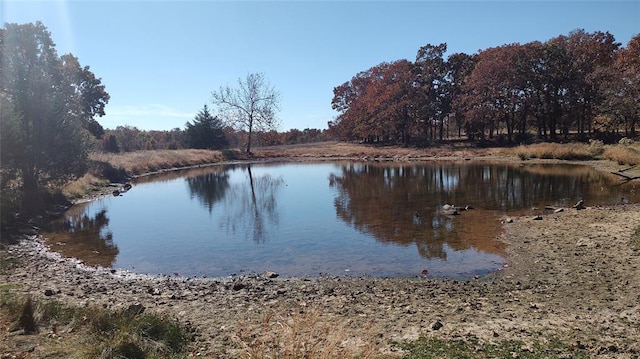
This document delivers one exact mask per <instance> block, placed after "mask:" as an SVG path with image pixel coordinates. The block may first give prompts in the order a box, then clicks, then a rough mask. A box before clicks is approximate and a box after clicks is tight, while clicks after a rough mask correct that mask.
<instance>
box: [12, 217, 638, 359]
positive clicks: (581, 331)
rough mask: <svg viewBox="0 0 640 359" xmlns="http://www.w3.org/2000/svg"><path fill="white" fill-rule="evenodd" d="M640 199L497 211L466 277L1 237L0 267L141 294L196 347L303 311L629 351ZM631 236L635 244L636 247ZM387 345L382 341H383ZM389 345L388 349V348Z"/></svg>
mask: <svg viewBox="0 0 640 359" xmlns="http://www.w3.org/2000/svg"><path fill="white" fill-rule="evenodd" d="M638 225H640V205H620V206H614V207H587V209H584V210H580V211H578V210H575V209H571V208H567V209H565V210H564V211H563V212H559V213H556V214H549V215H545V216H543V218H542V220H534V219H533V218H532V217H519V218H515V219H514V220H513V222H512V223H507V221H505V224H504V228H503V233H502V235H501V239H502V240H504V241H505V242H506V243H507V244H508V254H509V256H510V261H509V264H508V265H507V266H505V268H503V269H502V270H501V271H499V272H497V273H494V274H491V275H489V276H486V277H481V278H477V279H471V280H466V281H453V280H438V279H430V278H413V279H394V278H387V279H385V278H343V277H321V278H311V279H302V278H300V279H283V278H277V277H276V278H268V277H267V276H256V277H229V278H216V279H203V278H199V279H196V278H179V277H150V276H142V275H137V274H134V273H129V272H121V271H114V270H109V269H104V268H91V267H86V266H84V265H83V264H81V263H79V262H78V261H75V260H71V259H64V258H61V257H60V256H59V255H57V254H55V253H52V252H49V251H48V250H47V248H46V247H45V246H44V245H43V244H42V242H41V241H40V240H39V239H37V238H35V239H32V240H28V241H24V242H22V243H21V244H20V245H17V246H10V247H8V249H7V250H8V251H9V252H10V255H12V256H14V257H18V258H20V260H21V263H23V266H22V267H19V268H14V269H12V270H10V271H9V272H7V273H6V274H3V275H2V277H1V278H2V282H4V283H7V284H16V286H12V288H15V289H14V290H15V291H17V292H21V293H31V294H33V295H34V296H36V297H38V298H42V299H44V298H46V299H57V300H62V301H64V302H68V303H72V304H77V305H100V306H105V307H112V308H119V307H126V306H129V305H131V304H140V305H142V306H144V308H145V309H146V310H148V311H153V312H158V313H165V314H169V315H172V316H175V317H176V318H178V319H179V320H180V321H182V322H184V323H190V325H192V326H193V327H195V328H197V330H198V333H199V336H198V344H197V348H196V352H197V353H200V354H201V355H205V356H213V357H216V356H223V357H224V356H230V355H234V354H238V351H239V350H242V340H240V339H241V338H247V337H251V336H253V337H256V336H265V335H266V336H269V335H274V336H275V335H277V333H276V331H277V327H275V326H270V327H268V328H269V329H268V330H270V331H273V333H271V332H267V333H265V326H264V325H261V324H260V323H264V322H265V320H267V319H266V318H280V320H286V318H300V317H301V316H305V315H307V316H311V315H313V316H314V318H315V321H316V322H322V323H329V324H330V325H331V326H332V327H333V328H335V329H336V330H340V331H342V332H343V333H345V335H346V336H347V337H348V338H349V343H351V345H356V346H357V345H367V343H371V342H376V343H375V345H376V347H377V348H378V349H377V350H382V351H386V352H387V354H388V353H389V352H390V351H389V350H388V349H389V346H388V343H389V341H392V340H410V339H415V338H417V337H418V336H419V335H425V336H429V337H431V336H433V337H441V338H461V339H464V338H477V339H480V340H482V341H486V342H492V341H498V340H502V339H517V340H522V341H524V342H525V343H534V342H542V343H544V342H545V341H546V340H552V339H560V340H563V341H566V342H567V343H570V345H569V346H567V348H566V350H567V353H571V352H573V351H576V350H578V351H585V352H587V353H588V354H590V355H593V356H601V357H622V358H625V357H628V358H631V357H637V356H638V355H640V248H637V247H635V249H634V245H633V244H632V243H631V239H632V236H633V231H634V229H635V228H636V227H637V226H638ZM635 246H637V245H635ZM385 348H386V349H385ZM391 352H392V351H391Z"/></svg>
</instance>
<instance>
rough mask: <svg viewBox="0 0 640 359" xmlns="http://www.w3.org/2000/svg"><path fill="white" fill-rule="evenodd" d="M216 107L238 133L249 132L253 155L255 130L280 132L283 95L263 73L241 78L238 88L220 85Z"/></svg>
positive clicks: (249, 146)
mask: <svg viewBox="0 0 640 359" xmlns="http://www.w3.org/2000/svg"><path fill="white" fill-rule="evenodd" d="M212 96H213V100H212V102H213V104H214V105H215V106H216V107H217V108H218V112H219V113H220V117H221V118H222V119H223V121H224V122H225V123H226V124H227V125H229V126H231V127H233V128H235V129H236V130H238V131H242V130H245V131H247V133H248V139H247V153H251V134H252V133H253V131H254V130H276V129H277V127H278V120H277V118H276V112H277V111H278V110H280V93H279V92H278V91H276V89H275V88H274V87H273V86H271V85H270V84H269V83H268V82H267V80H265V78H264V74H262V73H253V74H248V75H247V78H246V79H245V80H242V79H238V87H237V88H231V87H230V86H229V85H226V86H220V88H219V89H218V91H214V92H212Z"/></svg>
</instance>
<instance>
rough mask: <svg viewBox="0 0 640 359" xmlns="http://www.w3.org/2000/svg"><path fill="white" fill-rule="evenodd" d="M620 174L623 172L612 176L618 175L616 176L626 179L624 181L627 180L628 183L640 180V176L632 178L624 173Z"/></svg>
mask: <svg viewBox="0 0 640 359" xmlns="http://www.w3.org/2000/svg"><path fill="white" fill-rule="evenodd" d="M627 169H628V168H627ZM620 172H621V171H618V172H611V174H614V175H616V176H620V177H622V178H624V179H625V180H627V181H633V180H636V179H640V176H633V177H632V176H627V175H626V174H624V173H620Z"/></svg>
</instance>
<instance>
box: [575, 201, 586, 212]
mask: <svg viewBox="0 0 640 359" xmlns="http://www.w3.org/2000/svg"><path fill="white" fill-rule="evenodd" d="M573 208H575V209H577V210H581V209H585V208H587V207H585V205H584V201H583V200H579V201H578V203H576V204H574V205H573Z"/></svg>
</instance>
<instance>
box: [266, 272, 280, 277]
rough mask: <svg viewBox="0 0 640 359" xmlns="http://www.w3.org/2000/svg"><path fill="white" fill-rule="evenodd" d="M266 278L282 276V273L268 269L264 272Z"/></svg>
mask: <svg viewBox="0 0 640 359" xmlns="http://www.w3.org/2000/svg"><path fill="white" fill-rule="evenodd" d="M264 276H265V278H278V277H279V276H280V274H278V273H276V272H271V271H267V272H266V273H265V274H264Z"/></svg>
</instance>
